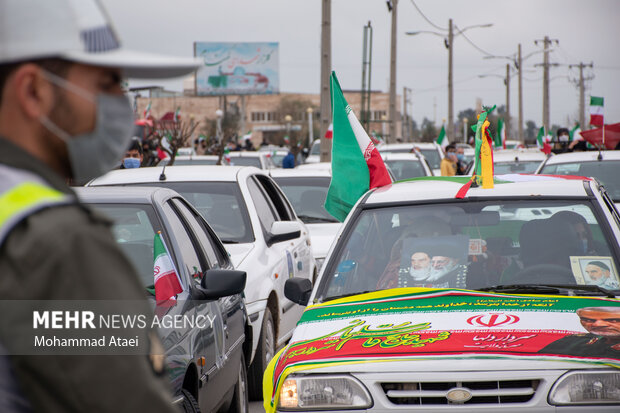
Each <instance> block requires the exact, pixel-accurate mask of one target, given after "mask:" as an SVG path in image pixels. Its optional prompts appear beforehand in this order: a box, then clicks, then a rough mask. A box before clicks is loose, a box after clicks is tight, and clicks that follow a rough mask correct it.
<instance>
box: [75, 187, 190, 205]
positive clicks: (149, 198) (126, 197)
mask: <svg viewBox="0 0 620 413" xmlns="http://www.w3.org/2000/svg"><path fill="white" fill-rule="evenodd" d="M73 190H74V191H75V192H76V194H77V196H78V198H79V199H80V200H82V201H83V202H85V203H87V204H91V203H92V204H119V203H122V204H150V203H152V202H153V200H156V201H157V200H165V199H168V198H170V197H174V196H179V194H178V193H177V192H176V191H173V190H172V189H169V188H162V187H152V186H151V187H146V186H145V187H132V188H127V187H123V186H101V187H74V188H73Z"/></svg>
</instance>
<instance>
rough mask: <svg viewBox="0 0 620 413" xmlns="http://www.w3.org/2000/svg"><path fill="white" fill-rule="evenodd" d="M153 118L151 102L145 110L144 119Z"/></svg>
mask: <svg viewBox="0 0 620 413" xmlns="http://www.w3.org/2000/svg"><path fill="white" fill-rule="evenodd" d="M149 116H151V102H149V104H148V105H146V108H144V116H142V117H143V118H144V119H148V117H149Z"/></svg>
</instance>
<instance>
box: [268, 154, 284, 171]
mask: <svg viewBox="0 0 620 413" xmlns="http://www.w3.org/2000/svg"><path fill="white" fill-rule="evenodd" d="M285 156H286V155H285V154H277V153H274V154H273V155H271V161H272V162H273V164H274V165H275V166H276V167H278V168H282V161H283V160H284V157H285Z"/></svg>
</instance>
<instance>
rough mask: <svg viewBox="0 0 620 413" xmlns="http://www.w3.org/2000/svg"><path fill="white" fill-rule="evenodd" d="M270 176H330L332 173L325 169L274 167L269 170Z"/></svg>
mask: <svg viewBox="0 0 620 413" xmlns="http://www.w3.org/2000/svg"><path fill="white" fill-rule="evenodd" d="M269 175H271V177H272V178H288V177H320V178H323V177H325V178H331V176H332V174H331V173H330V171H329V170H327V169H313V168H299V167H297V168H274V169H270V170H269Z"/></svg>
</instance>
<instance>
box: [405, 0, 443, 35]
mask: <svg viewBox="0 0 620 413" xmlns="http://www.w3.org/2000/svg"><path fill="white" fill-rule="evenodd" d="M411 4H413V7H415V8H416V10H417V11H418V13H420V16H422V17H423V18H424V20H426V21H427V22H428V24H430V25H431V26H433V27H434V28H436V29H438V30H444V31H448V29H446V28H443V27H439V26H437V25H436V24H435V23H433V22H432V21H431V20H430V19H429V18H428V17H426V15H424V13H422V10H420V8H419V7H418V5H417V4H415V1H413V0H411Z"/></svg>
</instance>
